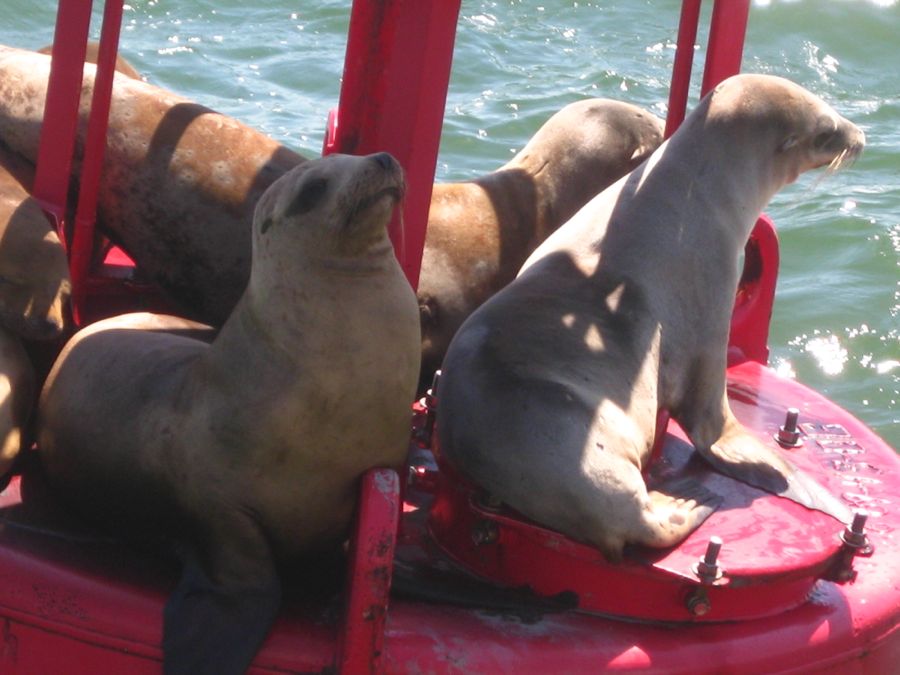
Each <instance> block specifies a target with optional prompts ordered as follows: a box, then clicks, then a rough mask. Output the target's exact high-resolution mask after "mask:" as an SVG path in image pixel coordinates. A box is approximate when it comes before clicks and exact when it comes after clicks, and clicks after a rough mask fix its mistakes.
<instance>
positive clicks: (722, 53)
mask: <svg viewBox="0 0 900 675" xmlns="http://www.w3.org/2000/svg"><path fill="white" fill-rule="evenodd" d="M749 14H750V0H716V3H715V5H713V12H712V18H711V19H710V26H709V41H708V43H707V47H706V64H705V65H704V66H703V84H702V85H701V86H700V96H701V97H702V96H705V95H706V93H707V92H708V91H709V90H710V89H712V88H713V87H715V86H716V85H717V84H719V82H721V81H722V80H724V79H725V78H727V77H731V76H732V75H736V74H737V73H739V72H741V58H742V56H743V54H744V37H745V35H746V34H747V18H748V16H749Z"/></svg>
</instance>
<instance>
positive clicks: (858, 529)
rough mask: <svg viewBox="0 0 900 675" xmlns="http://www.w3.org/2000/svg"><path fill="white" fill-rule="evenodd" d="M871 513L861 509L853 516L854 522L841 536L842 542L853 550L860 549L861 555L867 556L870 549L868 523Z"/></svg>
mask: <svg viewBox="0 0 900 675" xmlns="http://www.w3.org/2000/svg"><path fill="white" fill-rule="evenodd" d="M868 519H869V512H868V511H866V510H865V509H860V510H859V511H856V512H855V513H854V514H853V522H852V523H850V525H848V526H847V527H846V528H844V532H843V533H842V534H841V541H843V542H844V543H845V544H846V545H847V546H849V547H851V548H853V549H859V552H860V554H865V553H866V550H867V549H869V548H870V546H869V538H868V537H867V536H866V521H867V520H868Z"/></svg>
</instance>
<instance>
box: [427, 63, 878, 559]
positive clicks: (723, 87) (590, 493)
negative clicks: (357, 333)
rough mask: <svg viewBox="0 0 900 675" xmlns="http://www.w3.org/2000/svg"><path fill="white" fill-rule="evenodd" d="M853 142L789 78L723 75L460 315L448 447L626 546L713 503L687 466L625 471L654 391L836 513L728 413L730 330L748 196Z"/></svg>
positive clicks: (528, 509) (648, 425) (445, 437)
mask: <svg viewBox="0 0 900 675" xmlns="http://www.w3.org/2000/svg"><path fill="white" fill-rule="evenodd" d="M864 142H865V137H864V135H863V133H862V131H860V130H859V129H858V128H857V127H856V126H854V125H853V124H851V123H850V122H848V121H847V120H845V119H843V118H842V117H840V116H839V115H838V114H837V113H835V112H834V111H833V110H832V109H831V108H830V107H829V106H828V105H827V104H825V103H824V102H823V101H822V100H821V99H819V98H818V97H816V96H814V95H812V94H811V93H809V92H808V91H806V90H805V89H803V88H802V87H800V86H798V85H796V84H793V83H791V82H789V81H788V80H784V79H781V78H777V77H773V76H766V75H739V76H735V77H732V78H729V79H727V80H725V81H724V82H723V83H721V84H720V85H719V86H718V87H716V88H715V90H714V91H713V92H711V93H710V94H709V95H707V96H706V97H705V98H704V99H703V101H702V102H701V103H700V104H699V105H698V107H697V108H696V110H694V111H693V112H692V113H691V115H690V116H689V117H688V118H687V119H686V120H685V122H684V123H683V125H682V126H681V128H680V129H679V130H678V131H677V132H676V133H675V134H674V135H673V136H672V137H671V138H670V139H669V140H668V141H667V142H666V143H664V144H663V145H662V146H661V147H660V148H659V149H658V150H657V151H656V152H654V153H653V155H652V156H651V157H650V158H649V159H648V160H647V162H646V163H645V164H643V165H642V166H640V167H638V168H637V169H635V170H634V171H633V172H632V173H631V174H629V175H628V176H626V177H625V178H623V179H622V180H620V181H618V182H617V183H616V184H615V185H613V186H611V187H610V188H608V189H607V190H606V191H604V192H603V193H602V194H600V195H598V196H597V197H596V198H595V199H593V200H592V201H591V202H589V203H588V204H587V205H586V206H585V207H584V208H583V209H582V210H581V211H579V212H578V213H577V214H576V215H575V217H573V218H572V219H571V220H570V221H569V222H567V223H566V224H565V225H563V226H562V227H561V228H560V229H559V230H557V231H556V232H555V233H554V234H553V235H551V236H550V237H549V238H548V239H547V240H546V241H545V242H544V243H543V244H542V245H541V246H540V247H539V248H538V249H537V250H536V251H535V252H534V254H533V255H532V256H531V257H530V258H529V259H528V260H527V261H526V263H525V265H524V266H523V268H522V271H521V272H520V273H519V276H518V277H517V278H516V280H515V281H514V282H512V283H511V284H510V285H509V286H507V287H506V288H505V289H504V290H502V291H500V292H499V293H498V294H497V295H495V296H494V297H493V298H492V299H491V300H489V301H488V302H487V303H486V304H484V305H483V306H482V307H481V309H479V310H477V311H476V312H475V313H474V314H473V315H472V316H471V317H470V318H469V320H468V321H466V323H465V324H463V326H462V328H461V329H460V331H459V333H457V335H456V337H455V338H454V340H453V342H452V343H451V346H450V349H449V351H448V353H447V357H446V359H445V362H444V367H443V377H442V378H441V380H440V385H439V388H438V392H437V394H438V413H437V415H438V416H437V427H438V430H439V434H440V436H439V438H440V447H441V451H442V452H443V454H444V456H445V457H446V459H447V460H448V462H449V463H450V464H451V465H452V466H454V467H455V468H456V469H458V470H459V471H461V473H463V474H464V475H465V476H468V477H469V478H470V479H471V480H473V481H474V482H475V483H477V484H479V485H480V486H481V487H483V488H485V489H486V490H488V491H490V492H491V493H492V494H493V495H494V496H495V497H497V498H499V499H500V500H502V501H503V502H505V503H507V504H509V505H510V506H511V507H512V508H514V509H517V510H518V511H520V512H521V513H523V514H524V515H525V516H528V517H530V518H532V519H534V520H536V521H537V522H539V523H542V524H544V525H547V526H549V527H553V528H555V529H557V530H559V531H561V532H563V533H565V534H568V535H570V536H572V537H574V538H576V539H579V540H582V541H587V542H589V543H591V544H593V545H595V546H597V547H598V548H599V549H600V550H601V551H602V552H603V553H604V554H605V555H606V557H607V558H609V559H610V560H618V559H620V558H621V556H622V550H623V546H625V545H626V544H643V545H646V546H653V547H667V546H671V545H674V544H676V543H678V542H679V541H681V540H682V539H683V538H684V537H686V536H687V535H688V534H689V533H690V532H691V531H692V530H693V529H694V528H696V527H697V526H698V525H699V524H700V523H701V522H702V521H703V520H704V519H705V518H706V517H707V516H708V515H709V514H710V513H711V512H712V510H713V508H714V506H715V503H716V499H715V497H714V495H711V494H709V493H708V492H707V491H706V490H705V489H704V488H703V487H702V486H701V485H699V484H691V483H686V482H683V481H682V482H681V483H680V484H678V485H670V486H668V489H665V491H664V488H660V489H659V490H656V491H650V492H648V490H647V487H646V485H645V483H644V479H643V477H642V475H641V470H642V469H643V468H644V467H645V466H646V464H647V462H648V461H649V459H650V453H651V448H652V444H653V439H654V435H655V432H656V428H655V423H656V419H657V410H658V409H666V410H668V411H670V413H671V415H672V416H673V417H674V419H676V420H677V421H678V422H679V424H680V425H681V427H682V428H683V429H684V430H685V431H686V432H687V434H688V436H689V437H690V439H691V441H692V442H693V444H694V446H695V447H696V449H697V451H698V452H699V453H700V454H701V455H702V456H704V457H705V458H706V459H708V460H709V461H710V462H711V463H712V464H713V465H714V466H715V467H716V468H717V469H718V470H720V471H723V472H724V473H728V474H730V475H732V476H733V477H735V478H737V479H739V480H742V481H745V482H747V483H750V484H753V485H756V486H758V487H760V488H763V489H766V490H769V491H771V492H775V493H778V494H782V495H783V496H786V497H788V498H790V499H793V500H795V501H797V502H799V503H801V504H804V505H805V506H807V507H810V508H815V509H819V510H822V511H825V512H828V513H830V514H832V515H834V516H836V517H838V518H839V519H841V520H844V521H846V520H847V518H848V516H849V511H848V509H847V507H846V506H845V505H844V504H843V503H842V502H840V501H839V500H838V499H836V498H835V497H833V496H832V495H830V494H829V493H828V492H827V491H826V490H825V489H824V488H822V487H821V486H819V485H818V484H817V483H815V482H814V481H812V480H811V479H810V478H809V477H808V476H806V475H804V474H802V473H801V472H798V471H796V470H795V469H794V468H792V467H791V466H790V465H789V464H788V463H787V462H786V461H785V460H783V459H782V458H781V456H780V455H779V454H778V452H777V451H776V450H774V449H773V448H771V447H768V446H767V445H764V444H763V443H762V442H760V440H758V439H757V437H755V436H753V435H751V434H750V433H749V432H748V431H747V430H746V429H745V428H744V427H743V426H742V425H741V424H740V423H739V422H738V421H737V420H736V419H735V417H734V415H733V414H732V412H731V409H730V407H729V403H728V398H727V396H726V390H725V368H726V349H727V347H726V343H727V339H728V329H729V319H730V314H731V309H732V307H733V305H734V297H735V292H736V288H737V283H738V274H739V265H738V260H739V256H740V255H741V252H742V251H743V250H744V246H745V244H746V242H747V238H748V236H749V234H750V231H751V228H752V227H753V224H754V223H755V222H756V219H757V216H758V214H759V213H760V211H761V210H762V209H763V207H764V206H765V205H766V203H767V202H768V201H769V199H770V198H771V197H772V196H773V195H774V194H775V193H776V192H777V191H778V190H779V189H780V188H781V187H782V186H783V185H785V184H787V183H790V182H791V181H793V180H795V179H796V178H797V176H798V175H799V174H800V173H802V172H804V171H806V170H808V169H812V168H815V167H820V166H824V165H829V164H830V165H832V166H833V167H834V166H837V165H840V164H842V163H844V162H846V161H848V160H851V159H853V158H855V157H856V156H857V155H858V154H859V153H860V152H861V150H862V148H863V145H864ZM770 445H771V444H770Z"/></svg>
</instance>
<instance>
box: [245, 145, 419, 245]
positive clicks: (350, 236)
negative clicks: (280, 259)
mask: <svg viewBox="0 0 900 675" xmlns="http://www.w3.org/2000/svg"><path fill="white" fill-rule="evenodd" d="M404 190H405V183H404V179H403V171H402V169H401V168H400V165H399V164H398V163H397V161H396V160H395V159H394V158H393V157H391V155H389V154H387V153H384V152H382V153H377V154H374V155H367V156H364V157H358V156H353V155H340V154H334V155H328V156H326V157H322V158H320V159H317V160H313V161H310V162H307V163H305V164H301V165H300V166H297V167H295V168H294V169H292V170H291V171H289V172H288V173H286V174H285V175H284V176H282V177H281V178H279V179H278V180H277V181H275V182H274V183H273V184H272V185H271V186H270V187H269V189H268V190H266V192H265V193H264V194H263V196H262V197H261V198H260V200H259V202H258V204H257V206H256V211H255V213H254V224H253V238H254V249H255V250H256V248H257V247H259V248H260V249H261V250H269V251H274V250H275V249H280V250H282V251H290V252H292V253H296V255H300V256H303V257H304V258H306V259H313V258H322V259H336V258H358V257H361V256H365V255H367V254H368V253H369V252H370V251H371V250H372V249H373V247H376V246H379V245H382V246H383V245H387V246H389V245H390V241H389V239H388V237H387V229H386V226H387V224H388V221H389V220H390V217H391V214H392V213H393V211H394V207H395V206H396V204H397V202H399V201H400V200H401V199H402V197H403V193H404Z"/></svg>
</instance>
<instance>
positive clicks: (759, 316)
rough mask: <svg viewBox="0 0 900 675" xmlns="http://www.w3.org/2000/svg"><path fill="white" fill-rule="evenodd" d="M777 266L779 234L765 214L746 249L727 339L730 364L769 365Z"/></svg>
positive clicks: (752, 233) (754, 229) (751, 234)
mask: <svg viewBox="0 0 900 675" xmlns="http://www.w3.org/2000/svg"><path fill="white" fill-rule="evenodd" d="M778 263H779V253H778V233H777V232H776V231H775V225H774V224H773V223H772V220H771V219H770V218H769V217H768V216H767V215H765V214H763V215H761V216H760V217H759V220H758V221H757V222H756V226H755V227H754V228H753V232H751V233H750V240H749V241H748V242H747V246H746V247H745V248H744V270H743V273H742V275H741V280H740V282H739V284H738V291H737V297H736V298H735V301H734V310H733V312H732V315H731V329H730V333H729V336H728V346H729V355H728V356H729V363H735V362H737V361H740V360H743V359H751V360H753V361H756V362H758V363H762V364H766V363H768V361H769V320H770V319H771V318H772V307H773V305H774V304H775V284H776V282H777V280H778Z"/></svg>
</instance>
